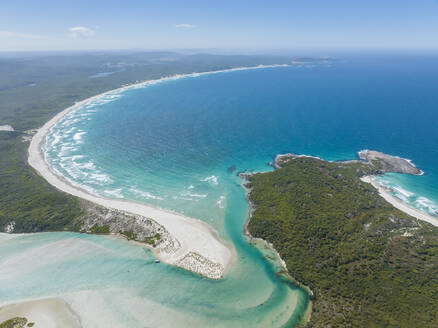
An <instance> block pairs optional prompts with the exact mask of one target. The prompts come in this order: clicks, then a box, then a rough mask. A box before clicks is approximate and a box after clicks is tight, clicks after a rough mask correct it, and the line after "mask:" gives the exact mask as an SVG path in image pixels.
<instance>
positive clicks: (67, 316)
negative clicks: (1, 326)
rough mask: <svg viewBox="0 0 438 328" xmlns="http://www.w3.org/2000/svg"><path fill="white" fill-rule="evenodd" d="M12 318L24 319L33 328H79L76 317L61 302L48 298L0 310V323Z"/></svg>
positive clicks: (12, 305)
mask: <svg viewBox="0 0 438 328" xmlns="http://www.w3.org/2000/svg"><path fill="white" fill-rule="evenodd" d="M14 317H24V318H26V319H27V320H28V321H27V322H28V323H30V322H33V323H35V325H34V326H33V327H34V328H61V327H62V328H79V327H81V324H80V322H79V319H78V318H77V316H76V315H75V314H74V313H73V312H72V310H71V309H70V307H69V306H68V305H67V303H65V302H64V301H63V300H61V299H58V298H50V299H43V300H36V301H29V302H23V303H17V304H11V305H5V306H3V307H1V308H0V323H1V322H4V321H6V320H9V319H12V318H14Z"/></svg>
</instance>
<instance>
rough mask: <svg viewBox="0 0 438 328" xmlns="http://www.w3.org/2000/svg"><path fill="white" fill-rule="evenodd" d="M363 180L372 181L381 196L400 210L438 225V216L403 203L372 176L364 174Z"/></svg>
mask: <svg viewBox="0 0 438 328" xmlns="http://www.w3.org/2000/svg"><path fill="white" fill-rule="evenodd" d="M361 180H362V181H363V182H367V183H370V184H371V185H372V186H373V187H374V188H376V189H377V191H378V192H379V194H380V196H382V197H383V198H384V199H385V200H386V201H387V202H388V203H391V204H392V205H393V206H394V207H395V208H398V209H399V210H400V211H403V212H405V213H406V214H409V215H411V216H413V217H414V218H417V219H419V220H422V221H426V222H429V223H430V224H432V225H434V226H438V217H434V216H432V215H429V214H427V213H424V212H422V211H420V210H417V209H415V208H413V207H411V206H409V205H407V204H405V203H403V202H402V201H401V200H399V199H397V198H396V197H394V196H393V195H391V194H390V193H389V192H387V191H386V190H385V188H383V187H382V186H381V185H380V184H379V183H377V182H376V181H375V180H374V179H373V177H372V176H364V177H362V178H361Z"/></svg>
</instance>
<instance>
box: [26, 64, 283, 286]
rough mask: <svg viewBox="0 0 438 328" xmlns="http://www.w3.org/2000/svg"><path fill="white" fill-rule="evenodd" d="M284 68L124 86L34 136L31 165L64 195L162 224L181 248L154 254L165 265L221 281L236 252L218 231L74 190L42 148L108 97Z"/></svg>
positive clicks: (139, 205) (54, 120)
mask: <svg viewBox="0 0 438 328" xmlns="http://www.w3.org/2000/svg"><path fill="white" fill-rule="evenodd" d="M283 66H289V65H287V64H282V65H260V66H254V67H240V68H232V69H227V70H220V71H212V72H204V73H191V74H186V75H175V76H170V77H164V78H162V79H159V80H151V81H143V82H140V83H137V84H133V85H128V86H124V87H122V88H119V89H115V90H111V91H108V92H105V93H102V94H100V95H97V96H94V97H91V98H88V99H86V100H83V101H80V102H77V103H76V104H75V105H73V106H71V107H69V108H66V109H65V110H63V111H62V112H60V113H58V114H57V115H56V116H55V117H53V118H52V119H51V120H50V121H48V122H47V123H46V124H44V126H43V127H41V128H40V129H39V130H38V131H37V133H36V134H35V135H34V136H33V138H32V140H31V143H30V146H29V157H28V162H29V164H30V165H31V166H32V167H33V168H34V169H35V170H37V171H38V172H39V174H41V176H43V177H44V178H45V179H46V180H47V181H48V182H49V183H50V184H52V185H53V186H55V187H56V188H58V189H59V190H61V191H64V192H67V193H69V194H72V195H74V196H77V197H80V198H83V199H86V200H89V201H91V202H93V203H96V204H98V205H101V206H105V207H107V208H112V209H116V210H121V211H126V212H129V213H133V214H138V215H142V216H144V217H147V218H151V219H153V220H155V221H156V222H158V223H159V224H161V225H162V226H163V227H164V228H165V229H167V231H168V232H169V233H170V234H171V235H172V237H173V238H175V239H176V240H177V242H178V243H179V245H180V247H179V248H178V249H177V250H176V251H174V252H162V251H155V252H154V253H155V255H156V256H157V257H158V258H159V259H160V260H162V261H163V262H166V263H168V264H172V265H176V266H179V267H182V268H184V269H187V270H190V271H193V272H196V273H199V274H202V275H204V276H206V277H209V278H215V279H217V278H221V277H223V275H224V274H225V273H226V271H227V270H228V268H229V267H230V265H231V263H232V262H233V261H234V260H235V257H236V252H235V249H234V247H233V246H232V245H230V244H229V243H227V242H225V241H223V240H220V238H219V237H218V235H217V233H216V231H214V230H213V229H212V228H211V227H210V226H209V225H207V224H206V223H205V222H203V221H201V220H197V219H193V218H189V217H186V216H183V215H181V214H177V213H174V212H171V211H167V210H164V209H159V208H155V207H152V206H149V205H146V204H143V203H136V202H132V201H123V200H115V199H108V198H104V197H100V196H96V195H93V194H90V193H88V192H87V191H85V190H82V189H80V188H78V187H75V186H73V185H71V184H70V183H68V182H67V181H66V180H65V179H63V178H62V177H61V176H58V175H57V174H55V173H54V172H53V171H52V170H51V169H50V167H49V165H48V164H47V162H46V161H45V158H44V154H43V152H42V145H43V144H44V142H45V138H46V135H47V134H48V133H49V131H50V128H51V127H52V126H53V125H55V124H56V123H57V122H58V121H59V120H60V119H61V118H62V117H63V116H64V115H66V114H67V113H69V112H71V111H74V110H76V109H78V108H80V107H81V106H83V105H85V104H87V103H90V102H92V101H95V100H97V99H99V98H101V97H103V96H106V95H111V94H114V93H118V92H120V91H123V90H126V89H129V88H140V87H145V86H147V85H151V84H155V83H159V82H161V81H166V80H174V79H179V78H183V77H195V76H199V75H206V74H215V73H220V72H228V71H237V70H249V69H259V68H266V67H283Z"/></svg>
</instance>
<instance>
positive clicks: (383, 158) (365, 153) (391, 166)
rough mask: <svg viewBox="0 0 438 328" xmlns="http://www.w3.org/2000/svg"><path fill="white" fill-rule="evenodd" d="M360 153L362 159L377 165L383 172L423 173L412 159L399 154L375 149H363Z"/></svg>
mask: <svg viewBox="0 0 438 328" xmlns="http://www.w3.org/2000/svg"><path fill="white" fill-rule="evenodd" d="M358 155H359V158H360V159H362V160H364V161H366V162H368V163H370V164H371V165H373V166H375V167H376V168H377V169H378V170H380V171H381V173H386V172H395V173H405V174H412V175H421V174H423V171H421V170H420V169H418V168H417V167H415V165H413V164H412V163H411V161H410V160H407V159H404V158H401V157H398V156H391V155H387V154H384V153H381V152H379V151H375V150H362V151H360V152H359V153H358Z"/></svg>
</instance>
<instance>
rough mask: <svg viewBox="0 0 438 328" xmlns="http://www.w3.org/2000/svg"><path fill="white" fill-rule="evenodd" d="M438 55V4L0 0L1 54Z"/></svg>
mask: <svg viewBox="0 0 438 328" xmlns="http://www.w3.org/2000/svg"><path fill="white" fill-rule="evenodd" d="M132 48H137V49H138V48H142V49H177V48H223V49H231V50H232V49H239V50H243V49H247V50H264V49H284V50H290V49H369V48H370V49H375V48H382V49H437V48H438V0H415V1H414V0H378V1H377V0H307V1H306V0H290V1H275V0H271V1H258V0H251V1H250V0H248V1H247V0H242V1H239V0H234V1H228V0H218V1H214V0H203V1H191V0H185V1H167V0H155V1H154V0H135V1H134V0H132V1H130V0H125V1H114V0H105V1H99V0H88V1H83V0H72V1H64V0H57V1H47V0H14V1H7V0H0V51H21V50H83V49H132Z"/></svg>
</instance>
